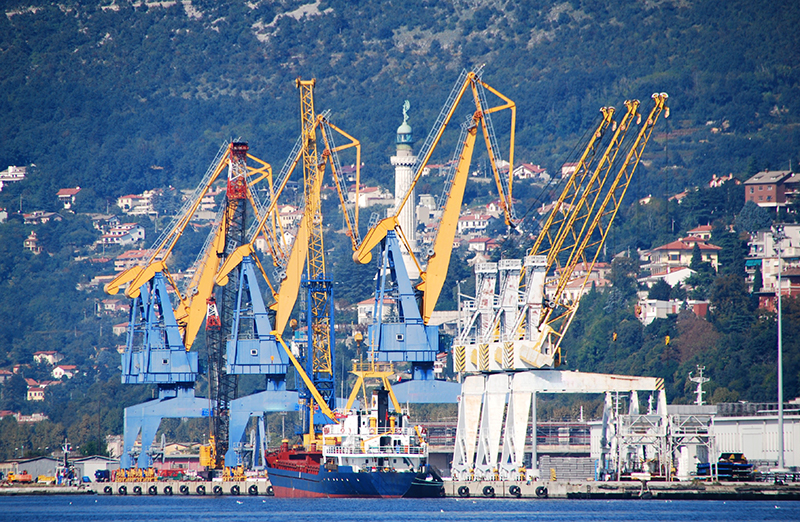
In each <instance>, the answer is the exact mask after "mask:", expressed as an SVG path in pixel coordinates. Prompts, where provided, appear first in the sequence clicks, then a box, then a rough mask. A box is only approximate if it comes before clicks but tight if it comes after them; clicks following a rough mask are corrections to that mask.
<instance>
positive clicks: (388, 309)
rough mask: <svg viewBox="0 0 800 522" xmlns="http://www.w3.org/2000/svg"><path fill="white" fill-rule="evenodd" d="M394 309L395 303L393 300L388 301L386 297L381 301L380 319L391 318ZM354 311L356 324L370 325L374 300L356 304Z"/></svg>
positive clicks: (373, 311)
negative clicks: (356, 316) (355, 311)
mask: <svg viewBox="0 0 800 522" xmlns="http://www.w3.org/2000/svg"><path fill="white" fill-rule="evenodd" d="M394 308H395V301H394V299H389V298H388V297H386V298H384V299H383V310H382V313H381V315H382V317H383V318H384V319H387V318H388V317H390V316H391V314H392V312H393V311H394ZM356 310H357V312H358V324H370V323H372V318H373V317H374V315H373V314H374V313H375V298H374V297H370V298H369V299H366V300H364V301H361V302H360V303H358V304H356Z"/></svg>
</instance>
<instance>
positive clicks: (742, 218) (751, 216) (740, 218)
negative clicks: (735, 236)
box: [735, 201, 772, 234]
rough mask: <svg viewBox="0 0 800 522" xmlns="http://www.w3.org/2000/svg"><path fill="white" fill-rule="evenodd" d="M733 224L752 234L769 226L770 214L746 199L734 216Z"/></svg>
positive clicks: (770, 224)
mask: <svg viewBox="0 0 800 522" xmlns="http://www.w3.org/2000/svg"><path fill="white" fill-rule="evenodd" d="M735 224H736V228H737V229H738V230H741V231H744V232H750V233H751V234H752V233H754V232H758V231H759V230H764V229H765V228H769V227H771V226H772V216H771V215H770V213H769V211H768V210H767V209H765V208H763V207H760V206H758V205H757V204H756V203H754V202H753V201H748V202H747V203H745V204H744V206H743V207H742V210H740V211H739V214H738V215H737V216H736V220H735Z"/></svg>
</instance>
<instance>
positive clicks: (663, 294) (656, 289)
mask: <svg viewBox="0 0 800 522" xmlns="http://www.w3.org/2000/svg"><path fill="white" fill-rule="evenodd" d="M671 292H672V287H671V286H669V283H667V282H666V281H664V280H663V279H659V280H658V281H656V282H655V283H653V286H651V287H650V290H649V291H648V292H647V298H648V299H658V300H659V301H669V299H670V293H671Z"/></svg>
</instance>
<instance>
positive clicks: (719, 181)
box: [708, 173, 742, 188]
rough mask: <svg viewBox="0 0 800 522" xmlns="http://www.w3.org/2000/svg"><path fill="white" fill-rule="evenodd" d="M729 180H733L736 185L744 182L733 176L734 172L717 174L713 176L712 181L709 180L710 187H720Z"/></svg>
mask: <svg viewBox="0 0 800 522" xmlns="http://www.w3.org/2000/svg"><path fill="white" fill-rule="evenodd" d="M727 181H733V183H734V184H736V185H741V184H742V182H741V181H739V180H738V179H736V178H734V177H733V174H732V173H731V174H728V175H727V176H717V175H716V174H714V175H712V176H711V181H709V182H708V188H718V187H721V186H722V185H724V184H725V182H727Z"/></svg>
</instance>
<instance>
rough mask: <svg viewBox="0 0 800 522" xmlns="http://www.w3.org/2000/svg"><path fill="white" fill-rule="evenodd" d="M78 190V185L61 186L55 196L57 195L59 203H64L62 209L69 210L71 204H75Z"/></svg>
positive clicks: (79, 189)
mask: <svg viewBox="0 0 800 522" xmlns="http://www.w3.org/2000/svg"><path fill="white" fill-rule="evenodd" d="M80 191H81V188H80V187H75V188H62V189H61V190H59V191H58V194H56V197H58V201H60V202H61V204H62V205H64V209H65V210H69V209H71V208H72V205H74V204H75V196H77V195H78V192H80Z"/></svg>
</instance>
